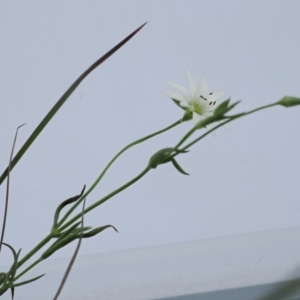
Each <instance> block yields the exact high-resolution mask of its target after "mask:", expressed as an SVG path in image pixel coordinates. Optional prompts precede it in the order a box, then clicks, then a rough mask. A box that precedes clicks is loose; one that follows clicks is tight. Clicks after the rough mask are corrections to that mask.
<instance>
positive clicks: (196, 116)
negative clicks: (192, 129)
mask: <svg viewBox="0 0 300 300" xmlns="http://www.w3.org/2000/svg"><path fill="white" fill-rule="evenodd" d="M202 120H203V117H202V116H200V115H198V114H197V113H195V112H194V111H193V123H194V124H195V125H196V124H197V123H198V122H200V121H202Z"/></svg>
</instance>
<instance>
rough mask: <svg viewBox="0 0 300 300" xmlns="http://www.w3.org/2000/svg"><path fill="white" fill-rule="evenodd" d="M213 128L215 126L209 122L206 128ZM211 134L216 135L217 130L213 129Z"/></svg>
mask: <svg viewBox="0 0 300 300" xmlns="http://www.w3.org/2000/svg"><path fill="white" fill-rule="evenodd" d="M212 128H213V124H208V125H206V129H207V130H211V129H212ZM210 134H211V135H212V136H216V135H217V134H216V131H215V130H213V131H212V132H211V133H210Z"/></svg>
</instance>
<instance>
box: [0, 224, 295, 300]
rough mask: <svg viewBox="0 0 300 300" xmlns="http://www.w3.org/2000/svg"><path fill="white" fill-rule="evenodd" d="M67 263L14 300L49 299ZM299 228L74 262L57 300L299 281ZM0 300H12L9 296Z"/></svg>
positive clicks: (52, 265)
mask: <svg viewBox="0 0 300 300" xmlns="http://www.w3.org/2000/svg"><path fill="white" fill-rule="evenodd" d="M68 262H69V259H57V260H50V261H47V262H45V263H43V264H41V265H39V266H38V267H37V268H36V269H35V270H34V271H32V272H30V275H29V277H33V276H37V275H39V274H42V273H45V272H46V273H47V274H46V275H45V276H44V277H43V278H42V279H40V280H39V281H37V282H35V283H32V284H30V285H27V286H24V287H20V288H17V289H16V297H15V300H28V299H32V300H48V299H53V296H54V294H55V291H56V289H57V287H58V285H59V282H60V280H61V278H62V276H63V273H64V270H65V268H66V266H67V264H68ZM299 266H300V228H289V229H284V230H272V231H265V232H259V233H251V234H245V235H237V236H230V237H224V238H214V239H207V240H199V241H191V242H186V243H177V244H169V245H163V246H156V247H148V248H141V249H131V250H126V251H118V252H111V253H101V254H94V255H87V256H81V257H78V259H77V261H76V263H75V265H74V267H73V270H72V272H71V275H70V277H69V278H68V280H67V283H66V285H65V288H64V290H63V292H62V294H61V297H60V298H59V299H61V300H69V299H72V300H77V299H78V300H79V299H91V300H94V299H105V300H116V299H122V300H142V299H160V298H165V297H172V296H180V295H188V294H199V293H203V292H209V291H217V290H225V289H232V288H233V289H236V288H241V287H249V286H253V285H260V284H266V283H274V282H278V281H283V280H288V279H293V278H296V277H297V276H298V275H300V272H299ZM3 299H5V300H6V299H7V300H8V299H10V297H9V294H8V293H7V294H6V295H5V296H4V297H3Z"/></svg>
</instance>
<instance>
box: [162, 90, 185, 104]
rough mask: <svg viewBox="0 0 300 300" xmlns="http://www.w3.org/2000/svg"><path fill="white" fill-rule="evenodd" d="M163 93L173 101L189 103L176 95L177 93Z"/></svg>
mask: <svg viewBox="0 0 300 300" xmlns="http://www.w3.org/2000/svg"><path fill="white" fill-rule="evenodd" d="M163 93H164V94H165V95H166V96H168V97H170V98H172V99H175V100H178V101H185V102H188V101H187V99H186V98H185V97H183V96H182V95H180V94H176V93H173V92H168V91H163Z"/></svg>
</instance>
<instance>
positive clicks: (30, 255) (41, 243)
mask: <svg viewBox="0 0 300 300" xmlns="http://www.w3.org/2000/svg"><path fill="white" fill-rule="evenodd" d="M51 239H52V236H51V234H49V235H47V236H46V237H45V238H44V239H43V240H42V241H41V242H40V243H38V244H37V245H36V246H35V247H34V248H33V249H32V250H31V251H30V252H28V253H27V254H26V255H25V256H24V257H23V258H22V259H21V260H20V261H19V262H18V268H20V267H21V266H22V265H23V264H24V263H25V262H26V261H27V260H28V259H30V258H31V257H32V256H33V255H34V254H35V253H36V252H38V251H39V250H40V249H41V248H42V247H43V246H45V245H46V244H47V243H48V242H49V241H50V240H51Z"/></svg>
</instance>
